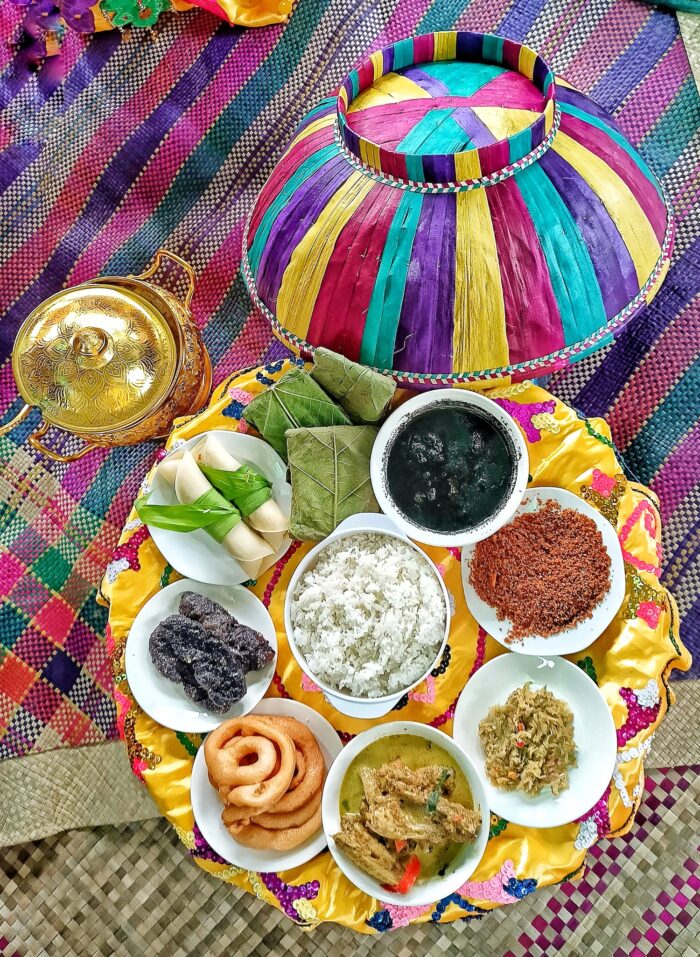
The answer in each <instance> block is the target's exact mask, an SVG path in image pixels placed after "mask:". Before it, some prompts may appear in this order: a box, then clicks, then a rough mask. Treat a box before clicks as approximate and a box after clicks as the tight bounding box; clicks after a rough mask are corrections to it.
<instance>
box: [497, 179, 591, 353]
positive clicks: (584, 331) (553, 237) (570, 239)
mask: <svg viewBox="0 0 700 957" xmlns="http://www.w3.org/2000/svg"><path fill="white" fill-rule="evenodd" d="M515 178H516V181H517V184H518V188H519V189H520V193H521V195H522V197H523V199H524V200H525V205H526V206H527V209H528V212H529V213H530V217H531V219H532V222H533V224H534V227H535V230H536V232H537V236H538V238H539V241H540V245H541V246H542V250H543V252H544V256H545V259H546V261H547V268H548V269H549V275H550V279H551V282H552V288H553V290H554V295H555V297H556V300H557V305H558V307H559V314H560V316H561V321H562V329H563V331H564V341H565V342H566V343H567V345H568V344H569V343H572V342H578V341H579V340H580V339H583V338H585V337H586V336H587V335H589V334H590V333H592V332H595V331H596V329H599V328H600V327H601V326H602V325H604V323H605V321H606V315H605V307H604V305H603V297H602V295H601V292H600V286H599V285H598V280H597V278H596V274H595V270H594V269H593V263H592V262H591V257H590V254H589V252H588V247H587V246H586V244H585V242H584V240H583V237H582V236H581V233H580V232H579V229H578V226H577V225H576V223H575V221H574V219H573V217H572V215H571V213H570V212H569V210H568V209H567V208H566V206H565V204H564V202H563V201H562V199H561V198H560V196H559V193H558V192H557V190H556V188H555V187H554V185H553V183H552V181H551V180H550V179H549V177H548V176H547V174H546V173H545V172H544V170H542V169H541V168H540V167H539V166H538V165H537V164H536V163H535V164H533V165H532V166H528V168H527V169H525V170H523V171H522V172H521V173H518V174H517V175H516V177H515Z"/></svg>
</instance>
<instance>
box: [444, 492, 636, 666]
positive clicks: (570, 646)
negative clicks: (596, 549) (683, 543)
mask: <svg viewBox="0 0 700 957" xmlns="http://www.w3.org/2000/svg"><path fill="white" fill-rule="evenodd" d="M546 502H558V503H559V505H561V507H562V508H572V509H575V511H577V512H580V513H581V514H582V515H586V516H587V517H588V518H591V519H593V521H594V522H595V523H596V526H597V528H598V531H599V532H600V534H601V535H602V537H603V544H604V545H605V548H606V550H607V552H608V555H609V556H610V586H609V588H608V591H607V593H606V594H605V596H604V597H603V599H602V600H601V601H600V602H598V604H597V605H596V607H595V608H594V609H593V614H592V615H591V617H590V618H587V619H586V620H585V621H580V622H579V623H578V624H577V625H574V626H573V628H567V629H566V630H565V631H559V632H557V633H556V634H554V635H550V636H549V637H548V638H544V637H542V636H541V635H531V636H529V637H527V638H523V639H521V640H517V641H512V642H508V641H506V638H507V636H508V633H509V632H510V630H511V622H510V621H509V620H508V619H507V618H504V619H503V620H499V618H498V617H497V614H496V609H495V608H494V607H493V606H492V605H489V604H487V603H486V602H485V601H482V600H481V598H479V596H478V595H477V593H476V591H475V590H474V588H473V587H472V585H471V583H470V581H469V574H470V569H471V562H472V558H473V557H474V551H475V546H474V545H470V546H466V547H465V548H463V549H462V585H463V587H464V597H465V598H466V601H467V608H468V609H469V611H470V612H471V613H472V615H473V616H474V617H475V618H476V620H477V622H478V623H479V624H480V625H481V627H482V628H483V629H484V630H485V631H486V632H487V633H488V634H489V635H491V636H492V637H493V638H495V639H496V641H500V643H501V644H502V645H504V646H505V647H506V648H508V650H509V651H515V652H517V653H518V654H522V655H550V656H551V655H572V654H574V653H575V652H577V651H582V650H583V649H584V648H588V646H589V645H591V644H593V642H594V641H595V640H596V638H598V637H599V636H600V635H602V633H603V632H604V631H605V629H606V628H607V627H608V625H609V624H610V622H611V621H612V620H613V618H614V617H615V615H616V614H617V612H618V611H619V610H620V605H621V604H622V601H623V599H624V597H625V565H624V562H623V559H622V549H621V547H620V542H619V540H618V537H617V532H616V531H615V529H614V527H613V526H612V525H611V524H610V522H609V521H608V520H607V519H606V518H604V516H603V515H601V513H600V512H599V511H598V510H597V509H595V508H593V506H592V505H589V504H588V502H586V501H584V500H583V499H582V498H579V497H578V495H574V493H573V492H568V491H567V490H566V489H563V488H530V489H527V491H526V492H525V495H524V496H523V500H522V503H521V504H520V506H519V507H518V509H517V511H516V513H515V516H514V517H516V518H517V516H518V515H523V514H524V513H526V512H536V511H538V510H539V509H540V508H542V506H543V505H544V504H545V503H546ZM522 560H523V561H527V556H526V555H523V556H522Z"/></svg>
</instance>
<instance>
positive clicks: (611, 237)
mask: <svg viewBox="0 0 700 957" xmlns="http://www.w3.org/2000/svg"><path fill="white" fill-rule="evenodd" d="M540 164H541V166H542V169H544V171H545V172H546V174H547V176H548V177H549V178H550V180H551V181H552V183H554V185H555V186H556V188H557V192H558V193H559V196H560V197H561V199H562V201H563V202H564V204H565V205H566V207H567V209H568V210H569V212H570V213H571V215H572V217H573V219H574V221H575V222H576V225H577V226H578V228H579V232H580V233H581V235H582V236H583V240H584V242H585V244H586V246H587V247H588V252H589V253H590V256H591V262H592V263H593V269H594V270H595V274H596V278H597V280H598V284H599V285H600V291H601V294H602V296H603V303H604V305H605V315H606V317H607V318H608V319H612V317H613V316H616V315H617V313H618V312H620V311H621V310H622V309H623V308H624V307H625V306H626V305H627V303H628V302H629V301H630V300H631V299H633V298H634V296H635V295H636V294H637V292H638V288H639V287H638V283H637V273H636V270H635V268H634V263H633V262H632V257H631V256H630V253H629V250H628V249H627V246H625V244H624V242H623V240H622V236H621V235H620V233H619V231H618V229H617V227H616V226H615V223H614V222H613V221H612V219H611V218H610V214H609V213H608V211H607V209H606V208H605V206H604V205H603V203H602V201H601V200H600V198H599V197H598V196H597V195H596V194H595V193H594V192H593V190H592V189H591V187H590V186H589V185H588V183H587V182H586V181H585V180H584V179H583V177H582V176H580V175H579V174H578V173H577V172H576V170H575V169H573V167H572V166H570V165H569V164H568V163H567V162H566V160H565V159H563V158H562V157H561V156H559V155H558V154H557V153H555V152H554V150H547V152H546V153H545V154H544V156H543V157H542V159H541V160H540Z"/></svg>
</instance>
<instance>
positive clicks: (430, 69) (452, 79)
mask: <svg viewBox="0 0 700 957" xmlns="http://www.w3.org/2000/svg"><path fill="white" fill-rule="evenodd" d="M418 69H419V70H421V71H422V72H423V73H427V74H429V75H430V76H433V77H435V79H436V80H440V82H441V83H444V84H445V86H446V87H447V89H448V90H449V91H450V95H451V96H473V94H474V93H476V91H477V90H480V89H481V88H482V86H486V84H487V83H490V82H491V80H493V79H495V78H496V77H497V76H500V74H501V73H507V72H508V71H507V68H506V67H504V66H496V65H495V64H493V63H470V64H469V69H468V70H465V69H464V64H463V63H462V62H461V61H459V60H436V61H435V62H434V63H419V64H418Z"/></svg>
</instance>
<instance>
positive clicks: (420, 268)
mask: <svg viewBox="0 0 700 957" xmlns="http://www.w3.org/2000/svg"><path fill="white" fill-rule="evenodd" d="M456 209H457V206H456V199H455V196H454V195H447V194H446V195H439V196H435V197H433V202H432V203H424V204H423V206H422V209H421V213H420V219H419V220H418V229H417V230H416V236H415V239H414V241H413V249H412V250H411V261H410V263H409V266H408V275H407V279H406V287H405V292H404V298H403V305H402V307H401V318H400V320H399V327H398V330H397V333H396V346H395V352H394V361H395V363H396V366H395V367H396V368H397V369H412V370H414V371H416V370H417V371H424V372H427V371H431V372H449V371H450V369H451V368H452V314H453V311H454V242H455V218H456ZM440 309H445V310H446V315H444V317H443V318H444V321H443V322H442V323H441V322H440V320H439V318H438V317H439V314H440Z"/></svg>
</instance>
